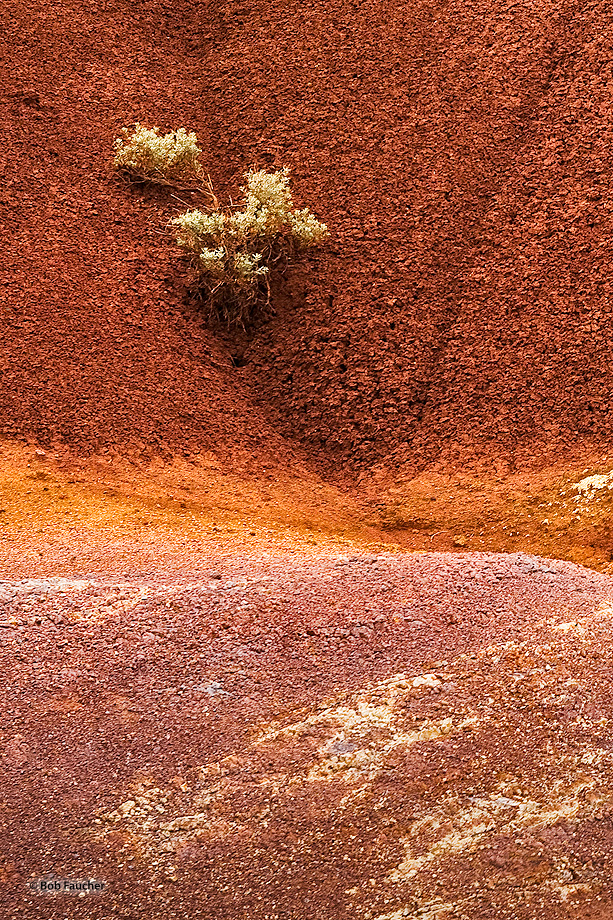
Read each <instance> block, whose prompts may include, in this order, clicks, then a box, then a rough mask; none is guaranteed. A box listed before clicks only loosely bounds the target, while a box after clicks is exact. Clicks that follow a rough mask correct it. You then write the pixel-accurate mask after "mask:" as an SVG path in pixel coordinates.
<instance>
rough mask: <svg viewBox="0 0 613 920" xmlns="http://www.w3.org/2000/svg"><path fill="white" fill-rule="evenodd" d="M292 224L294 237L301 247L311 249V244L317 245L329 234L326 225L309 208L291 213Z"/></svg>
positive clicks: (297, 244)
mask: <svg viewBox="0 0 613 920" xmlns="http://www.w3.org/2000/svg"><path fill="white" fill-rule="evenodd" d="M291 225H292V239H293V240H294V242H295V243H296V246H297V247H298V248H299V249H309V248H310V247H311V246H317V244H318V243H321V242H323V240H324V239H325V238H326V236H327V235H328V228H327V227H326V225H325V224H322V223H321V222H320V221H318V220H317V219H316V218H315V217H314V216H313V215H312V214H311V212H310V211H309V209H308V208H303V209H302V211H294V212H293V213H292V215H291Z"/></svg>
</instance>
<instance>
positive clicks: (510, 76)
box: [0, 0, 613, 464]
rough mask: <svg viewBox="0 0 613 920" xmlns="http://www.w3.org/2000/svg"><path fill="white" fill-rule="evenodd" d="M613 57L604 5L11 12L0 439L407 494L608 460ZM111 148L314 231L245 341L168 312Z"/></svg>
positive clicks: (157, 205)
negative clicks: (190, 169) (310, 460)
mask: <svg viewBox="0 0 613 920" xmlns="http://www.w3.org/2000/svg"><path fill="white" fill-rule="evenodd" d="M612 47H613V25H612V23H611V17H610V10H609V5H608V4H607V3H605V2H600V3H591V4H590V5H589V6H588V7H585V5H584V4H582V3H578V2H568V3H564V4H562V6H560V4H548V3H523V4H520V5H519V6H518V5H517V4H507V3H504V2H496V3H494V4H491V3H481V4H479V3H471V4H470V5H469V6H468V7H467V6H466V5H465V4H462V3H457V2H453V3H445V4H442V5H441V4H438V5H435V6H432V5H428V4H418V5H414V4H413V5H401V6H393V5H389V4H384V5H382V4H381V3H379V2H377V3H373V2H367V3H363V4H359V5H358V4H355V3H347V2H341V0H338V2H332V3H325V4H319V3H307V4H304V3H303V4H299V5H298V6H296V5H294V4H291V3H288V2H285V0H283V2H280V3H275V4H269V3H262V2H255V0H254V2H249V3H242V4H240V5H237V4H236V3H232V4H227V5H225V6H224V5H222V6H221V7H219V6H217V5H211V6H209V5H202V4H194V3H192V2H187V0H183V2H174V0H173V2H172V3H162V2H146V3H143V4H141V5H139V7H138V8H137V9H134V8H132V7H129V6H127V5H125V4H122V3H119V2H108V3H105V4H104V7H87V8H85V9H84V8H82V5H74V4H72V3H71V2H68V3H62V4H58V3H40V2H34V3H28V4H23V5H18V4H16V5H14V6H13V7H12V8H11V10H10V12H9V14H8V15H7V23H6V28H5V35H4V40H3V44H2V57H3V65H4V74H5V78H4V86H5V94H4V98H3V101H2V121H3V125H4V138H5V143H4V149H3V154H2V163H1V167H2V175H3V180H2V195H1V198H0V206H1V207H2V216H3V219H4V222H5V234H4V248H5V254H4V259H3V268H2V284H3V286H4V288H5V291H6V295H5V297H4V304H3V308H2V323H1V324H0V356H1V365H0V373H1V374H2V381H3V384H4V386H3V387H2V391H1V393H0V421H1V426H2V428H1V430H2V432H3V433H4V434H5V435H8V436H21V437H26V438H30V437H32V436H34V437H36V438H38V439H39V440H40V441H42V442H46V441H50V440H52V439H53V438H60V439H63V440H66V441H68V442H70V443H72V444H73V445H75V446H76V447H78V448H79V449H80V450H83V449H88V450H95V449H98V450H100V449H103V448H104V447H108V446H109V445H110V446H113V445H115V446H116V445H125V442H126V440H127V439H132V440H134V441H136V442H137V443H139V444H140V445H141V446H145V445H146V446H148V447H149V448H151V449H153V450H154V451H158V452H162V453H163V452H164V451H166V450H180V449H190V448H194V447H196V446H197V447H199V448H208V447H211V446H214V447H215V448H216V449H217V450H223V449H224V448H230V447H231V446H232V445H233V444H236V443H241V444H245V445H247V446H248V447H249V448H250V449H252V450H255V449H256V447H257V445H258V444H263V443H265V444H266V445H267V446H268V447H269V448H272V449H274V450H275V451H277V450H279V449H280V445H279V441H278V439H275V436H274V434H273V430H278V431H280V432H281V433H282V434H283V435H284V436H285V437H286V438H288V440H289V442H290V443H291V444H292V450H294V449H295V447H294V445H296V444H303V445H308V448H309V451H310V452H311V455H313V451H314V450H316V449H318V448H320V447H325V450H326V456H327V457H328V458H329V457H332V458H336V459H337V460H338V461H341V460H342V461H347V460H354V461H357V460H372V459H373V458H375V457H379V458H380V457H388V456H389V454H390V452H394V458H395V459H396V460H397V461H399V462H400V461H406V460H410V461H411V462H413V463H418V464H423V463H424V462H425V461H432V460H433V459H436V460H440V459H441V458H442V459H446V460H450V459H453V457H455V456H457V455H463V456H467V455H474V454H475V453H476V452H478V453H479V455H480V456H481V457H482V458H483V457H486V456H488V455H492V454H494V455H500V454H504V455H511V456H514V457H517V458H518V459H530V458H534V457H535V456H536V455H538V457H539V458H540V456H541V455H542V450H543V449H544V448H550V449H552V450H553V449H555V450H556V451H557V452H558V454H559V452H560V451H562V452H563V451H564V450H566V449H567V448H568V447H569V445H571V444H573V443H575V442H576V441H577V439H580V440H581V444H582V445H583V446H584V447H585V446H586V445H587V444H588V442H589V443H590V444H592V445H596V444H600V443H601V442H608V441H609V432H610V429H611V422H612V419H611V414H610V412H611V410H610V404H609V396H610V392H611V383H612V371H611V365H610V362H609V357H608V356H609V338H610V336H609V328H608V323H609V319H610V316H611V307H610V305H609V299H610V292H611V281H610V278H609V264H610V263H611V259H612V257H613V232H612V227H611V222H612V217H611V211H612V205H611V202H610V201H609V197H608V188H609V183H610V181H611V175H612V161H611V150H613V125H612V120H611V112H612V105H611V79H612V67H613V51H612V50H611V49H612ZM136 120H141V121H143V122H145V123H156V124H160V125H161V126H162V127H166V128H172V127H177V126H181V125H183V126H185V127H188V128H190V129H193V130H195V131H196V132H197V134H198V136H199V138H200V140H201V143H202V146H203V150H204V153H203V162H204V165H205V167H206V169H207V170H208V171H209V172H210V174H211V176H212V179H213V182H214V185H215V187H216V188H217V189H218V190H219V193H220V196H221V198H222V199H223V200H225V199H226V197H227V196H228V195H234V196H235V197H236V192H237V187H238V185H239V184H240V181H241V175H242V172H243V171H244V170H245V169H246V168H247V167H248V166H250V165H252V164H257V165H261V166H263V165H271V166H272V165H275V164H276V165H281V164H287V165H289V166H290V167H291V169H292V171H293V175H294V182H295V189H296V194H297V197H298V199H300V200H303V201H304V202H305V203H306V204H308V205H309V206H310V207H311V208H312V209H313V210H314V211H315V212H316V213H317V214H318V216H319V217H320V218H321V219H323V220H325V221H326V222H327V223H328V224H329V227H330V230H331V232H332V237H333V239H332V242H331V244H330V246H329V248H328V250H327V251H326V252H324V253H322V254H321V255H318V256H316V257H314V258H312V259H311V260H310V262H309V264H308V265H307V266H305V267H304V268H302V269H296V270H295V271H294V272H292V273H291V277H289V278H288V279H287V280H286V282H285V285H283V284H280V286H278V288H277V295H276V303H277V307H278V315H277V317H276V318H275V319H273V320H272V321H271V322H270V323H268V324H266V325H264V326H263V327H261V328H260V329H258V330H257V331H256V334H255V335H254V337H253V338H252V339H251V340H249V341H244V340H242V339H241V338H240V337H238V340H234V339H230V338H228V337H226V336H219V335H218V334H216V333H213V332H211V331H206V330H205V329H203V328H202V322H201V319H200V317H199V316H198V313H197V312H196V311H195V310H194V309H192V308H191V307H190V306H189V305H187V304H185V303H184V288H183V283H184V273H183V266H182V264H181V262H180V260H179V259H178V258H177V251H176V249H175V247H174V244H173V242H172V241H167V240H165V239H164V238H163V237H162V236H159V235H158V231H159V229H160V227H161V226H162V225H163V224H164V223H165V221H166V220H167V218H168V217H169V216H170V215H171V213H174V212H176V211H178V210H180V209H181V205H180V203H179V202H177V201H176V199H173V198H172V197H169V194H168V193H160V194H159V195H157V196H156V195H152V194H151V193H150V192H148V191H147V192H141V191H135V192H132V191H130V190H128V189H126V188H124V187H123V186H121V185H117V184H115V182H114V180H113V176H112V169H111V166H110V156H111V145H112V142H113V139H114V138H115V137H116V136H117V135H118V133H119V129H120V128H121V127H122V126H123V125H124V124H129V123H131V122H134V121H136ZM232 353H240V357H242V358H244V359H246V360H247V362H248V363H247V364H246V365H245V366H244V367H243V368H242V369H233V368H232V367H231V362H230V360H229V355H230V354H232ZM255 406H257V408H255Z"/></svg>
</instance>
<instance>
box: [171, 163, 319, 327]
mask: <svg viewBox="0 0 613 920" xmlns="http://www.w3.org/2000/svg"><path fill="white" fill-rule="evenodd" d="M245 179H246V185H245V186H244V187H243V188H242V189H241V190H242V191H243V193H244V196H245V198H244V207H243V208H242V210H239V211H235V212H234V213H224V212H223V211H221V210H217V211H214V212H212V213H210V214H206V213H204V212H203V211H198V210H194V211H187V212H186V213H185V214H181V215H180V216H179V217H175V218H174V219H173V220H171V222H170V223H171V226H173V227H175V228H177V231H178V233H177V243H178V244H179V246H181V247H182V248H183V249H185V250H186V251H187V252H188V253H190V254H191V255H192V256H193V264H194V265H195V267H196V270H197V273H198V276H199V279H198V283H199V289H200V292H201V293H204V295H205V298H206V299H207V301H208V302H209V304H210V306H211V310H212V312H217V313H218V314H219V315H221V316H222V317H223V318H225V319H226V321H227V322H228V324H230V323H232V322H239V323H243V324H244V320H245V319H249V318H250V316H251V314H252V312H253V309H254V308H255V306H256V305H257V304H258V303H262V302H263V303H265V304H268V302H269V296H270V288H269V283H268V277H267V276H268V274H269V269H270V266H271V265H274V264H276V263H278V262H279V261H282V260H285V261H287V259H288V257H289V256H290V255H291V254H292V252H293V251H294V250H305V249H309V248H310V247H313V246H316V245H318V244H319V243H322V242H323V240H324V239H325V238H326V237H327V236H328V230H327V227H326V225H325V224H323V223H321V222H320V221H318V220H317V219H316V218H315V217H314V216H313V214H311V212H310V211H309V210H308V208H303V209H302V210H297V209H296V208H295V207H294V201H293V198H292V193H291V190H290V187H289V183H290V178H289V169H287V167H285V168H284V169H282V170H280V171H278V172H274V173H268V172H266V171H265V170H257V171H255V170H250V171H249V172H247V173H246V174H245ZM260 263H264V264H260Z"/></svg>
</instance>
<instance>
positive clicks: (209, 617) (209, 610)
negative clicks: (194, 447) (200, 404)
mask: <svg viewBox="0 0 613 920" xmlns="http://www.w3.org/2000/svg"><path fill="white" fill-rule="evenodd" d="M0 606H1V616H2V621H1V627H2V643H1V645H0V664H1V667H2V672H3V677H2V688H3V689H2V696H3V701H2V707H1V712H2V738H3V769H2V772H1V774H0V784H1V786H2V790H1V792H2V794H1V796H0V798H1V801H2V805H1V808H2V824H3V827H4V833H3V848H2V849H3V853H2V886H0V903H1V904H2V916H3V917H6V918H7V920H9V918H10V920H21V918H24V917H28V918H30V917H45V918H57V920H59V918H75V920H76V918H88V920H89V918H91V920H94V918H96V920H97V918H100V920H103V918H104V920H107V918H108V917H111V916H112V917H118V918H119V917H121V918H137V917H138V918H149V917H150V918H156V920H166V918H179V917H188V918H190V920H191V918H194V920H195V918H203V920H208V918H212V917H215V918H219V920H225V918H227V920H237V918H240V920H260V918H262V920H264V918H268V920H273V918H274V920H277V918H286V920H288V918H296V920H298V918H299V917H303V916H304V915H305V913H308V914H309V915H311V916H313V917H316V918H321V920H324V918H326V920H328V918H329V920H341V918H345V917H346V918H347V920H349V918H356V917H360V918H361V917H364V918H373V920H374V918H377V920H384V918H385V920H396V918H398V920H400V918H404V917H407V918H415V920H417V918H422V920H423V918H425V917H428V918H432V920H434V918H439V920H451V918H466V920H490V918H491V917H493V916H496V917H497V918H500V920H507V918H508V920H511V918H513V920H524V918H525V920H536V918H537V917H542V916H545V915H546V916H547V917H551V918H570V917H577V916H581V917H582V918H586V917H589V918H600V920H604V918H607V917H610V916H611V913H612V912H613V887H612V882H611V879H612V877H613V876H612V870H613V863H612V857H611V853H612V846H611V844H612V835H613V829H612V824H611V815H612V814H613V785H612V780H611V777H612V769H611V768H612V763H611V758H612V756H613V754H612V741H613V736H612V734H611V724H612V723H611V720H612V717H613V711H612V703H611V700H612V694H611V689H612V687H611V668H610V665H609V663H608V662H609V644H610V631H611V615H612V612H613V583H612V582H611V580H610V578H608V577H607V576H604V575H598V574H595V573H593V572H589V571H587V570H585V569H580V568H578V567H576V566H573V565H572V564H570V563H561V562H555V561H552V560H546V559H542V558H539V557H535V556H528V555H524V554H511V555H495V554H472V555H459V556H455V557H454V556H450V555H441V554H430V555H422V556H419V555H413V556H394V555H391V554H387V553H379V554H370V555H368V554H364V553H357V554H354V555H352V556H349V555H347V554H344V555H342V554H340V553H339V552H338V551H335V552H333V551H328V552H324V553H321V552H320V553H319V554H315V555H313V556H312V557H311V558H306V557H304V556H296V557H294V558H293V559H291V560H290V559H288V558H285V559H279V558H271V557H269V558H266V557H265V556H260V558H253V557H250V556H245V555H235V556H234V557H231V556H230V555H227V556H226V557H225V558H221V559H215V558H212V557H211V558H210V560H209V570H208V571H205V570H204V569H203V570H202V571H201V572H200V574H199V576H198V577H197V578H194V577H193V576H192V577H191V578H190V577H188V576H187V575H185V574H183V575H180V576H177V575H164V574H163V573H161V574H160V573H158V574H157V575H156V576H155V577H152V576H143V575H141V576H129V577H127V578H126V577H123V578H122V577H115V578H109V577H104V578H99V577H89V578H80V579H74V578H58V577H54V578H29V579H13V580H7V579H5V580H3V581H2V582H1V583H0ZM55 879H61V880H64V879H66V880H70V881H71V882H73V883H74V882H76V881H79V880H83V879H85V880H88V879H91V880H97V881H98V882H99V883H102V882H104V884H105V888H104V890H103V891H101V892H98V893H97V894H96V893H89V894H87V895H84V896H82V897H78V896H71V895H70V894H69V893H64V892H60V893H57V894H55V893H54V894H49V893H43V892H41V891H40V888H41V885H42V882H43V881H44V882H46V884H47V885H48V884H49V882H50V881H52V880H55ZM58 884H63V882H58Z"/></svg>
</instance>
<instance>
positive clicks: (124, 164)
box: [113, 124, 204, 184]
mask: <svg viewBox="0 0 613 920" xmlns="http://www.w3.org/2000/svg"><path fill="white" fill-rule="evenodd" d="M159 132H160V129H159V128H158V127H155V128H145V127H143V125H141V124H136V126H135V127H134V129H133V131H132V136H131V137H130V136H129V135H130V129H129V128H122V131H121V133H122V134H123V138H117V140H116V141H115V143H114V148H113V149H114V150H115V151H116V153H115V159H114V161H113V162H114V165H115V166H116V167H117V168H118V169H120V170H122V171H123V172H125V173H126V174H127V175H128V176H129V177H130V178H132V179H142V180H146V181H149V182H159V183H161V184H169V183H172V182H173V181H177V180H180V181H185V180H187V181H190V180H201V179H202V178H203V177H204V173H203V171H202V168H201V166H200V164H199V163H198V157H199V156H200V154H201V152H202V151H201V150H200V148H199V147H198V144H197V138H196V135H195V134H194V133H193V132H190V133H188V132H187V131H186V130H185V128H179V130H178V131H170V132H169V133H168V134H164V135H163V136H160V133H159Z"/></svg>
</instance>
